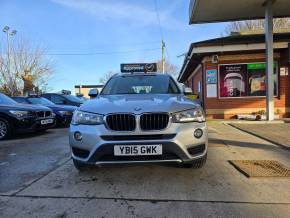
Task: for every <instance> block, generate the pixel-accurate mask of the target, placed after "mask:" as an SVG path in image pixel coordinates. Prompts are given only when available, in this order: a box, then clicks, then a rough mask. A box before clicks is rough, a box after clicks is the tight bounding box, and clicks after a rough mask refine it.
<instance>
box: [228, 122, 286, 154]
mask: <svg viewBox="0 0 290 218" xmlns="http://www.w3.org/2000/svg"><path fill="white" fill-rule="evenodd" d="M231 125H232V126H234V127H236V128H239V129H241V130H243V131H245V132H248V133H251V134H253V135H255V136H258V137H261V138H263V139H266V140H268V141H270V142H272V143H276V144H278V145H280V146H283V147H285V148H287V149H289V150H290V123H280V124H278V123H277V124H269V123H268V124H267V123H266V124H238V123H232V124H231Z"/></svg>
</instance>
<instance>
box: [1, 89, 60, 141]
mask: <svg viewBox="0 0 290 218" xmlns="http://www.w3.org/2000/svg"><path fill="white" fill-rule="evenodd" d="M54 125H55V115H54V113H53V112H52V110H51V109H49V108H47V107H44V106H38V105H25V104H19V103H17V102H16V101H14V100H13V99H11V98H9V97H8V96H6V95H4V94H2V93H0V140H2V139H5V138H8V137H10V136H12V135H13V134H16V133H20V132H32V131H45V130H47V129H49V128H52V127H54Z"/></svg>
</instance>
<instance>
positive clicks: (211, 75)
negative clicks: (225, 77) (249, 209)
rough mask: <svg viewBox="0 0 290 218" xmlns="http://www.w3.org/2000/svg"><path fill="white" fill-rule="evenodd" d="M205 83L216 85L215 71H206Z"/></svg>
mask: <svg viewBox="0 0 290 218" xmlns="http://www.w3.org/2000/svg"><path fill="white" fill-rule="evenodd" d="M206 83H207V84H216V83H217V69H207V70H206Z"/></svg>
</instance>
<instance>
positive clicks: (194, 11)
mask: <svg viewBox="0 0 290 218" xmlns="http://www.w3.org/2000/svg"><path fill="white" fill-rule="evenodd" d="M265 2H266V1H265V0H191V1H190V6H189V23H190V24H194V23H210V22H224V21H234V20H251V19H261V18H265ZM272 4H273V5H272V7H273V16H274V17H287V16H290V10H289V0H275V1H272Z"/></svg>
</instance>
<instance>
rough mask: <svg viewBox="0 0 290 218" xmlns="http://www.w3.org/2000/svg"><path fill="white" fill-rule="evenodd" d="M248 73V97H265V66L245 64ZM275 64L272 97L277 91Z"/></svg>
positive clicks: (263, 64)
mask: <svg viewBox="0 0 290 218" xmlns="http://www.w3.org/2000/svg"><path fill="white" fill-rule="evenodd" d="M247 72H248V95H249V96H266V64H265V63H254V64H247ZM277 85H278V74H277V64H275V66H274V95H275V96H276V95H277V94H278V93H277V90H278V86H277Z"/></svg>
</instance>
